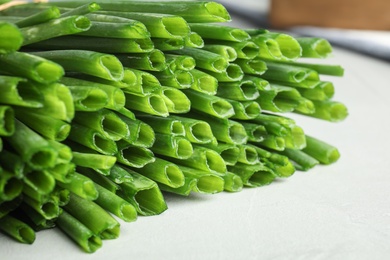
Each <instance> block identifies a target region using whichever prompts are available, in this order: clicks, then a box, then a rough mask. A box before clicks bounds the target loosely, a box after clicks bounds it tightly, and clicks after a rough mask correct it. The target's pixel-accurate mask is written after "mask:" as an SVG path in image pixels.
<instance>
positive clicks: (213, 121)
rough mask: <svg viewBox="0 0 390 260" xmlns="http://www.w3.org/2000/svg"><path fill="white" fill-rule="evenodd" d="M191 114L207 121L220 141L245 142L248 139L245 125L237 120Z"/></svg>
mask: <svg viewBox="0 0 390 260" xmlns="http://www.w3.org/2000/svg"><path fill="white" fill-rule="evenodd" d="M190 116H191V117H192V118H196V119H199V120H204V121H206V122H207V123H208V124H209V125H210V127H211V130H212V131H213V135H214V136H215V137H216V138H217V140H218V141H222V142H225V143H229V144H244V143H245V142H246V141H247V140H248V135H247V133H246V131H245V128H244V126H243V125H242V124H240V123H238V122H236V121H233V120H230V119H226V118H217V117H214V116H209V115H201V114H191V115H190Z"/></svg>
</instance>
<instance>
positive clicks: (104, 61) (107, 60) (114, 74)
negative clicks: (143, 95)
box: [99, 55, 124, 81]
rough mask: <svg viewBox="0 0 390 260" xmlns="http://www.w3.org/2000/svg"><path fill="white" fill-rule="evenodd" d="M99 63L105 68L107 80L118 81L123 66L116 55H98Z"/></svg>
mask: <svg viewBox="0 0 390 260" xmlns="http://www.w3.org/2000/svg"><path fill="white" fill-rule="evenodd" d="M99 63H100V65H101V66H102V67H103V68H104V69H105V71H106V73H107V76H108V77H107V79H108V80H113V81H120V80H122V79H123V77H124V71H123V66H122V63H121V62H120V61H119V59H118V58H117V57H115V56H113V55H103V56H101V57H100V62H99ZM99 75H100V74H99Z"/></svg>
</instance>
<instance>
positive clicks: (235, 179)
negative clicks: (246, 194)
mask: <svg viewBox="0 0 390 260" xmlns="http://www.w3.org/2000/svg"><path fill="white" fill-rule="evenodd" d="M222 178H223V180H224V182H225V184H224V187H223V189H224V190H225V191H229V192H239V191H241V190H242V188H243V186H244V184H243V183H242V179H241V178H240V177H239V176H238V175H236V174H234V173H231V172H226V173H225V174H224V175H223V176H222Z"/></svg>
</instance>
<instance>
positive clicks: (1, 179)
mask: <svg viewBox="0 0 390 260" xmlns="http://www.w3.org/2000/svg"><path fill="white" fill-rule="evenodd" d="M22 189H23V182H22V181H21V180H20V179H19V178H18V177H17V176H15V174H14V173H11V172H7V171H5V170H0V201H10V200H13V199H14V198H16V197H17V196H19V195H20V194H21V193H22Z"/></svg>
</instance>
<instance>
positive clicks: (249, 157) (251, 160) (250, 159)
mask: <svg viewBox="0 0 390 260" xmlns="http://www.w3.org/2000/svg"><path fill="white" fill-rule="evenodd" d="M238 148H239V149H240V153H239V156H238V160H237V161H238V162H239V163H244V164H250V165H254V164H257V163H259V162H260V160H259V156H258V154H257V151H256V149H255V148H254V147H253V146H251V145H247V144H241V145H238Z"/></svg>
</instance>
